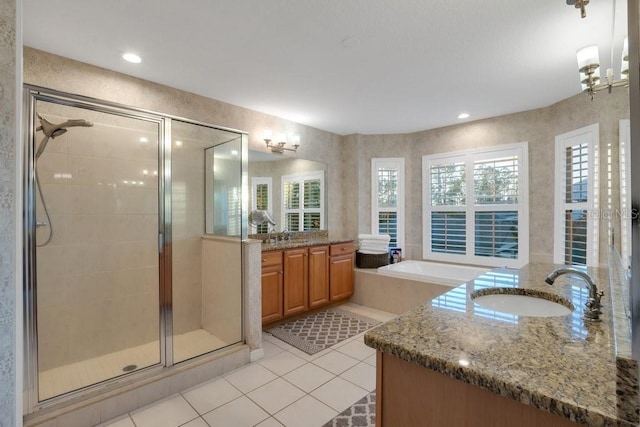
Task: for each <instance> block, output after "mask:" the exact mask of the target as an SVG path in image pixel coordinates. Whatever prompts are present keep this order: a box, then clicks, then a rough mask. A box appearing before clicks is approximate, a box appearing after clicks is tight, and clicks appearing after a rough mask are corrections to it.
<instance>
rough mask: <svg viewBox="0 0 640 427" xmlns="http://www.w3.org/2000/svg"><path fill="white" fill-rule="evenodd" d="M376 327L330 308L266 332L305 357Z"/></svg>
mask: <svg viewBox="0 0 640 427" xmlns="http://www.w3.org/2000/svg"><path fill="white" fill-rule="evenodd" d="M378 324H380V322H378V321H377V320H373V319H371V318H369V317H365V316H361V315H359V314H355V313H352V312H350V311H346V310H341V309H339V308H330V309H328V310H324V311H321V312H319V313H315V314H311V315H309V316H306V317H302V318H300V319H297V320H292V321H290V322H287V323H283V324H282V325H278V326H274V327H273V328H270V329H267V332H268V333H270V334H271V335H273V336H274V337H276V338H279V339H281V340H282V341H284V342H286V343H288V344H291V345H292V346H294V347H296V348H297V349H300V350H302V351H304V352H305V353H307V354H315V353H317V352H319V351H321V350H324V349H325V348H327V347H331V346H332V345H334V344H336V343H339V342H340V341H344V340H346V339H347V338H351V337H352V336H354V335H358V334H359V333H361V332H364V331H366V330H368V329H371V328H372V327H374V326H376V325H378Z"/></svg>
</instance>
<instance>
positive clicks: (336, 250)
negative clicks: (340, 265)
mask: <svg viewBox="0 0 640 427" xmlns="http://www.w3.org/2000/svg"><path fill="white" fill-rule="evenodd" d="M354 250H355V246H354V245H353V242H349V243H340V244H337V245H331V249H330V251H331V252H330V255H331V256H336V255H347V254H352V253H353V251H354Z"/></svg>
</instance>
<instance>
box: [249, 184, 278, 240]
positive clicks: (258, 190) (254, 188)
mask: <svg viewBox="0 0 640 427" xmlns="http://www.w3.org/2000/svg"><path fill="white" fill-rule="evenodd" d="M272 188H273V184H272V179H271V177H269V176H267V177H255V178H251V209H254V210H255V209H259V210H263V211H264V210H266V211H268V212H269V213H273V205H272V202H271V200H272V195H271V189H272ZM252 227H253V226H252ZM255 232H256V233H268V232H269V224H262V225H258V226H255Z"/></svg>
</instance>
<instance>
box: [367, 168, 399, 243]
mask: <svg viewBox="0 0 640 427" xmlns="http://www.w3.org/2000/svg"><path fill="white" fill-rule="evenodd" d="M371 232H372V233H373V234H388V235H389V236H391V240H390V242H389V247H400V248H402V247H404V159H403V158H387V159H383V158H374V159H371Z"/></svg>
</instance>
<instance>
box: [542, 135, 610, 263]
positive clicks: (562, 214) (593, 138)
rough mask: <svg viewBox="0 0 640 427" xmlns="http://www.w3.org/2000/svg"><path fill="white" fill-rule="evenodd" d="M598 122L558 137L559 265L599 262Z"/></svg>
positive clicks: (556, 241) (555, 259)
mask: <svg viewBox="0 0 640 427" xmlns="http://www.w3.org/2000/svg"><path fill="white" fill-rule="evenodd" d="M598 135H599V126H598V124H595V125H591V126H587V127H584V128H582V129H578V130H575V131H572V132H568V133H565V134H562V135H558V136H556V166H555V169H556V185H555V189H556V190H555V220H554V255H553V262H554V263H556V264H575V265H587V266H590V267H591V266H597V265H598V214H597V210H598V207H599V205H598V182H599V179H598V178H599V177H598V164H599V162H598V140H599V137H598Z"/></svg>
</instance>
